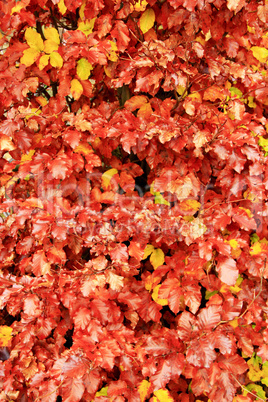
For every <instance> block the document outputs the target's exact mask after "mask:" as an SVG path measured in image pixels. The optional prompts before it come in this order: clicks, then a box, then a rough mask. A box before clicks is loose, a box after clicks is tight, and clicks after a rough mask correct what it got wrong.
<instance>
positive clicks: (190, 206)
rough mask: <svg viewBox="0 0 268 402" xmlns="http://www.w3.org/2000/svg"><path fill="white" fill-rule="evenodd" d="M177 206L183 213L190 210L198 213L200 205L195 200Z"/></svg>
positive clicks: (185, 201)
mask: <svg viewBox="0 0 268 402" xmlns="http://www.w3.org/2000/svg"><path fill="white" fill-rule="evenodd" d="M179 206H180V208H181V209H183V210H184V211H191V210H195V211H198V210H199V208H200V206H201V204H200V202H198V201H196V200H184V201H182V202H181V203H180V205H179Z"/></svg>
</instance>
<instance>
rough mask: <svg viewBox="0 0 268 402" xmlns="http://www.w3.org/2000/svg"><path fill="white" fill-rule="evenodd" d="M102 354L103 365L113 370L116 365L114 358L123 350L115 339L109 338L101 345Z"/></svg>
mask: <svg viewBox="0 0 268 402" xmlns="http://www.w3.org/2000/svg"><path fill="white" fill-rule="evenodd" d="M99 352H100V354H101V359H102V362H101V364H100V365H101V367H103V368H104V369H107V370H112V368H113V366H114V359H115V357H116V356H119V355H120V354H121V350H120V348H119V346H118V343H117V342H116V340H115V339H107V340H105V342H104V343H102V344H101V345H100V346H99Z"/></svg>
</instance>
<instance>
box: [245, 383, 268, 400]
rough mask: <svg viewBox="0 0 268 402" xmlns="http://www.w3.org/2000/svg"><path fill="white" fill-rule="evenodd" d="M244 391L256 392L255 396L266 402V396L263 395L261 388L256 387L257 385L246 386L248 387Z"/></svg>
mask: <svg viewBox="0 0 268 402" xmlns="http://www.w3.org/2000/svg"><path fill="white" fill-rule="evenodd" d="M245 389H247V390H248V391H250V392H252V391H254V392H256V394H257V396H258V397H259V398H260V399H262V400H263V401H266V394H265V392H264V390H263V388H262V387H261V386H260V385H257V384H254V383H252V384H248V385H247V386H246V387H245ZM259 398H258V399H259Z"/></svg>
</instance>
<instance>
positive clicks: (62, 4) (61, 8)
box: [58, 0, 67, 15]
mask: <svg viewBox="0 0 268 402" xmlns="http://www.w3.org/2000/svg"><path fill="white" fill-rule="evenodd" d="M58 7H59V12H60V13H61V14H62V15H63V14H65V13H66V11H67V7H66V6H65V4H64V0H60V2H59V3H58Z"/></svg>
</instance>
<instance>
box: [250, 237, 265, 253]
mask: <svg viewBox="0 0 268 402" xmlns="http://www.w3.org/2000/svg"><path fill="white" fill-rule="evenodd" d="M264 252H266V253H268V242H267V240H266V239H262V240H261V241H259V242H258V241H257V242H255V243H254V244H253V245H252V246H251V247H250V255H257V254H260V253H264Z"/></svg>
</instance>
